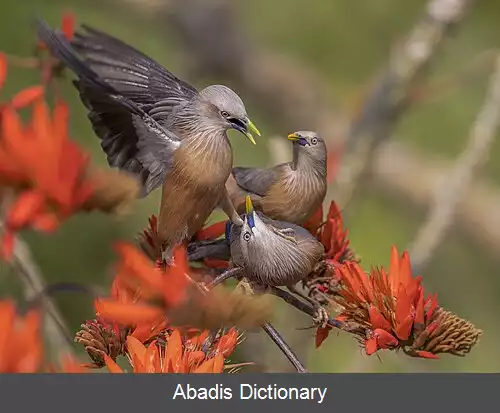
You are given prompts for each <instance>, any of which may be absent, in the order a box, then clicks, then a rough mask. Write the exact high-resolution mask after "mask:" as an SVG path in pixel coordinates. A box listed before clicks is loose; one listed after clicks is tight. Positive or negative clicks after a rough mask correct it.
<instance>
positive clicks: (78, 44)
mask: <svg viewBox="0 0 500 413" xmlns="http://www.w3.org/2000/svg"><path fill="white" fill-rule="evenodd" d="M71 46H72V47H73V48H74V50H76V51H77V52H78V54H79V55H80V57H81V58H82V60H83V61H84V62H85V63H86V64H87V66H88V67H90V68H91V69H92V70H93V71H94V72H95V73H97V75H98V76H99V78H100V79H101V80H103V81H105V82H106V83H109V84H110V85H111V86H113V88H114V89H115V90H116V91H117V92H118V93H120V94H122V95H123V96H126V97H127V98H129V99H130V100H132V101H133V102H135V103H137V104H139V105H141V106H142V107H143V109H144V110H145V111H146V112H148V113H149V115H150V116H152V117H153V118H154V119H156V120H162V119H166V118H168V116H169V115H170V114H171V113H172V110H173V109H174V108H175V107H176V106H178V105H179V104H182V103H184V102H187V101H190V100H191V99H192V98H193V97H194V96H196V95H197V94H198V92H197V90H196V89H195V88H194V87H193V86H191V85H189V84H188V83H186V82H184V81H183V80H181V79H179V78H177V77H176V76H175V75H174V74H173V73H170V72H169V71H168V70H166V69H165V68H164V67H163V66H161V65H160V64H158V63H157V62H155V61H154V60H153V59H151V58H149V57H148V56H146V55H145V54H143V53H141V52H140V51H138V50H136V49H135V48H133V47H132V46H129V45H127V44H125V43H124V42H122V41H121V40H118V39H116V38H114V37H112V36H110V35H108V34H105V33H103V32H100V31H98V30H96V29H93V28H91V27H89V26H85V25H82V30H81V31H78V32H77V33H75V36H74V39H73V40H72V42H71Z"/></svg>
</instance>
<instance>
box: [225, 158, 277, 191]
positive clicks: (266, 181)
mask: <svg viewBox="0 0 500 413" xmlns="http://www.w3.org/2000/svg"><path fill="white" fill-rule="evenodd" d="M283 167H284V164H283V165H278V166H275V167H274V168H268V169H264V168H233V177H234V179H235V181H236V183H237V184H238V186H239V187H240V188H241V189H243V190H244V191H246V192H251V193H253V194H256V195H259V196H265V195H266V193H267V191H268V190H269V188H270V187H271V185H273V184H274V183H275V182H276V181H277V180H278V179H279V175H280V172H281V170H282V168H283Z"/></svg>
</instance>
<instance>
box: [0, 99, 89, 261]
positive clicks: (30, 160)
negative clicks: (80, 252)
mask: <svg viewBox="0 0 500 413" xmlns="http://www.w3.org/2000/svg"><path fill="white" fill-rule="evenodd" d="M67 118H68V108H67V106H66V105H65V104H63V103H62V102H58V103H57V104H56V107H55V109H54V114H53V118H51V116H50V113H49V109H48V107H47V105H46V103H45V102H44V101H43V100H42V99H37V100H36V101H35V102H34V103H33V114H32V120H31V122H30V123H29V124H28V125H23V123H22V121H21V119H20V117H19V115H18V114H17V113H16V112H15V110H14V109H13V108H12V107H10V106H6V107H5V108H4V109H3V111H2V118H1V131H0V184H2V185H3V186H10V187H13V188H16V189H18V190H21V193H20V195H19V196H18V197H17V199H15V200H14V201H13V202H12V204H11V206H10V209H9V211H8V212H7V216H6V219H5V225H6V232H5V234H4V240H3V246H4V254H5V255H6V256H7V258H8V256H9V255H10V254H9V253H11V248H12V238H13V235H12V234H13V233H14V232H16V231H19V230H21V229H23V228H25V227H28V226H31V227H32V228H34V229H37V230H39V231H44V232H50V231H53V230H54V229H56V227H57V226H58V224H59V222H60V221H61V220H64V219H67V218H68V217H69V216H70V215H71V214H72V213H74V212H75V211H77V210H78V209H79V208H80V207H82V205H83V204H84V203H85V201H86V200H87V199H88V198H89V196H90V195H91V194H92V184H91V182H89V181H88V180H86V179H85V173H86V169H87V164H88V156H87V155H86V154H85V153H83V152H82V151H81V150H80V149H79V147H78V146H77V145H76V144H75V143H74V142H72V141H70V140H69V139H68V136H67Z"/></svg>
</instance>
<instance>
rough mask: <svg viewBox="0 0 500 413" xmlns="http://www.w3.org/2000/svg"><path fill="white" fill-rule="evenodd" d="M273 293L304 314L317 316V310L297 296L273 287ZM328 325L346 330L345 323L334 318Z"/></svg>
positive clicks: (330, 319)
mask: <svg viewBox="0 0 500 413" xmlns="http://www.w3.org/2000/svg"><path fill="white" fill-rule="evenodd" d="M271 293H272V294H273V295H275V296H277V297H279V298H281V299H282V300H283V301H285V302H286V303H288V304H290V305H291V306H293V307H295V308H296V309H297V310H299V311H302V312H303V313H305V314H307V315H309V316H311V317H313V318H314V317H315V316H316V309H315V308H314V306H313V305H312V304H311V303H306V302H305V301H303V300H301V299H300V298H298V297H296V296H295V295H293V294H291V293H289V292H288V291H284V290H282V289H280V288H277V287H271ZM328 325H329V326H330V327H335V328H339V329H341V330H345V329H346V328H345V325H344V323H342V322H340V321H338V320H335V319H334V318H329V319H328Z"/></svg>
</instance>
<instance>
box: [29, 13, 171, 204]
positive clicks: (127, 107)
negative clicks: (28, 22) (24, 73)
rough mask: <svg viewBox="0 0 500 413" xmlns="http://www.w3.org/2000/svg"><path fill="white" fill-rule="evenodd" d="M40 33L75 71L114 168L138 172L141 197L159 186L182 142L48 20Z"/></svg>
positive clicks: (97, 131)
mask: <svg viewBox="0 0 500 413" xmlns="http://www.w3.org/2000/svg"><path fill="white" fill-rule="evenodd" d="M38 35H39V37H40V39H41V40H42V41H43V42H44V43H45V44H46V45H47V47H48V48H49V50H50V51H51V53H52V54H53V55H54V56H55V57H57V58H58V59H59V60H61V61H62V62H63V63H64V64H65V65H67V66H68V67H69V68H70V69H71V70H72V71H74V72H75V73H76V74H77V76H78V80H77V81H75V85H76V86H77V88H78V90H79V92H80V98H81V100H82V102H83V103H84V104H85V106H86V107H87V108H88V110H89V115H88V116H89V119H90V121H91V122H92V126H93V128H94V131H95V132H96V134H97V135H98V136H99V137H100V138H101V139H102V143H101V145H102V148H103V149H104V151H105V152H106V154H107V158H108V163H109V164H110V166H112V167H118V168H120V169H122V170H125V171H127V172H130V173H132V174H135V175H137V176H138V177H139V179H140V181H141V183H142V185H143V188H142V196H145V195H147V194H148V193H150V192H151V191H152V190H153V189H155V188H156V187H158V185H160V183H161V182H162V181H163V177H164V176H165V174H166V173H167V172H168V170H169V168H170V166H171V162H172V156H173V154H174V152H175V151H176V149H177V148H178V147H179V145H180V143H181V140H180V139H179V137H177V136H176V135H175V134H174V133H172V132H170V131H168V130H166V129H164V128H163V127H162V126H161V125H160V124H159V122H158V121H157V120H156V119H155V117H154V116H152V115H150V114H149V113H148V112H147V111H146V110H145V109H143V107H142V106H141V105H140V104H138V103H136V102H134V101H133V100H132V99H131V98H130V97H128V96H126V95H124V94H122V93H120V92H118V91H117V90H116V89H115V88H114V87H113V86H112V85H111V84H110V83H108V82H106V81H104V80H103V79H101V78H100V77H99V75H98V74H97V73H96V72H95V71H94V70H93V69H92V68H91V67H89V66H88V65H87V64H86V63H85V62H84V61H82V59H80V58H79V56H78V55H77V54H76V53H75V51H74V49H73V48H72V47H71V45H70V44H69V42H68V41H67V40H66V38H65V37H64V36H63V35H62V34H61V33H59V32H54V31H53V30H51V29H50V27H49V26H48V25H47V24H46V23H45V22H39V23H38Z"/></svg>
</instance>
